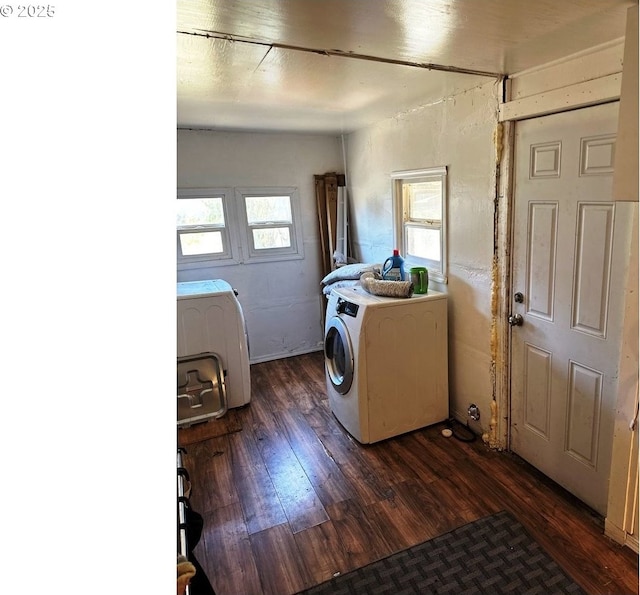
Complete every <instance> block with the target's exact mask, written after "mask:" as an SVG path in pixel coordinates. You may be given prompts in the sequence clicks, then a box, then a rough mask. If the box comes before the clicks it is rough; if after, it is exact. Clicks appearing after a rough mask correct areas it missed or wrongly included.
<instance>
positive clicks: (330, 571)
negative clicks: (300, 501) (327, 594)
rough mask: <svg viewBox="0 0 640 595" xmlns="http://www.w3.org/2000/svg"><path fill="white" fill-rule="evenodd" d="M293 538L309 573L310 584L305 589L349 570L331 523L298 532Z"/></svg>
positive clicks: (344, 554)
mask: <svg viewBox="0 0 640 595" xmlns="http://www.w3.org/2000/svg"><path fill="white" fill-rule="evenodd" d="M294 537H295V540H296V544H297V545H298V549H299V551H300V556H301V559H302V561H303V563H304V565H305V567H306V568H307V570H308V572H309V580H310V583H309V584H308V585H307V586H306V588H308V587H312V586H313V585H317V584H319V583H323V582H324V581H328V580H329V579H331V578H333V577H334V576H336V575H338V574H344V573H345V572H347V571H348V569H349V568H350V567H349V566H347V559H348V556H347V555H346V553H345V551H344V547H343V544H342V539H341V537H340V535H339V534H338V531H337V530H336V528H335V526H334V524H333V522H332V521H327V522H326V523H322V524H321V525H316V526H315V527H310V528H309V529H305V530H304V531H300V532H299V533H296V534H295V535H294Z"/></svg>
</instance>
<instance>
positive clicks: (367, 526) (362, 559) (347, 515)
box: [327, 500, 396, 572]
mask: <svg viewBox="0 0 640 595" xmlns="http://www.w3.org/2000/svg"><path fill="white" fill-rule="evenodd" d="M327 511H328V513H329V516H330V517H331V521H332V523H333V526H334V527H335V529H336V531H337V532H338V535H339V537H340V541H341V542H342V552H343V555H344V558H343V560H344V568H345V570H344V572H348V571H349V570H353V569H355V568H360V567H361V566H364V565H366V564H368V563H369V562H372V561H374V560H379V559H381V558H384V557H385V556H388V555H389V554H390V553H392V552H393V551H395V549H396V548H395V545H394V543H393V542H389V541H388V540H387V536H386V535H385V534H384V533H382V531H381V530H380V529H379V527H378V526H376V523H372V522H371V519H370V516H369V515H368V514H367V512H366V510H365V509H364V508H363V507H362V506H360V504H359V503H358V502H357V501H355V500H343V501H342V502H336V503H335V504H330V505H329V506H327Z"/></svg>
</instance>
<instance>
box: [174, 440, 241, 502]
mask: <svg viewBox="0 0 640 595" xmlns="http://www.w3.org/2000/svg"><path fill="white" fill-rule="evenodd" d="M183 462H184V465H185V467H186V469H187V470H188V471H189V477H190V481H191V493H190V496H189V498H190V501H191V504H192V505H193V507H194V509H195V510H197V511H198V512H199V513H200V514H206V513H207V512H211V511H212V510H215V509H216V508H222V507H224V506H228V505H229V504H233V503H236V502H238V494H237V492H236V484H235V483H234V480H233V472H232V470H231V453H230V449H229V441H228V439H227V438H226V437H220V438H212V439H210V440H206V441H204V442H198V443H197V444H192V445H190V446H189V447H188V448H187V451H186V452H185V454H184V455H183Z"/></svg>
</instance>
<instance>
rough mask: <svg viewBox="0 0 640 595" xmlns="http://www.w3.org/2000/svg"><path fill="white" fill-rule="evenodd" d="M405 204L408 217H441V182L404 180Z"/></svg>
mask: <svg viewBox="0 0 640 595" xmlns="http://www.w3.org/2000/svg"><path fill="white" fill-rule="evenodd" d="M403 188H404V192H405V204H406V205H407V209H408V216H409V218H410V219H430V220H433V219H436V220H438V221H439V220H440V219H442V207H441V205H442V182H441V181H440V180H429V181H427V182H405V183H404V185H403Z"/></svg>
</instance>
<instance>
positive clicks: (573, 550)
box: [184, 352, 638, 595]
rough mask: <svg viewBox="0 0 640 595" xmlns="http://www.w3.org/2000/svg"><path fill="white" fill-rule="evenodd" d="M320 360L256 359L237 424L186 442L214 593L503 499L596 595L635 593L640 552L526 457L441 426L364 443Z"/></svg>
mask: <svg viewBox="0 0 640 595" xmlns="http://www.w3.org/2000/svg"><path fill="white" fill-rule="evenodd" d="M323 365H324V358H323V355H322V353H321V352H320V353H314V354H308V355H305V356H299V357H295V358H287V359H285V360H276V361H273V362H265V363H263V364H257V365H254V366H252V387H253V394H252V401H251V403H250V404H249V405H248V406H246V407H243V408H239V409H235V410H232V411H233V412H234V413H233V415H234V418H235V420H236V421H237V423H238V424H239V425H241V427H242V431H237V432H234V433H231V434H227V435H224V436H221V437H214V438H212V439H209V440H205V441H201V442H198V443H197V444H193V445H190V446H187V450H188V455H186V456H185V457H184V459H185V466H187V468H188V469H189V472H190V475H191V477H192V482H193V485H192V502H193V503H194V508H196V510H197V509H198V507H200V508H202V511H204V513H205V530H204V534H203V540H202V542H201V544H199V545H198V549H197V551H196V556H198V559H199V561H200V562H201V564H203V566H205V568H206V572H207V574H208V575H209V576H210V577H211V580H212V582H213V584H214V587H215V588H216V592H217V593H218V594H219V595H229V594H234V593H238V594H240V593H242V594H243V595H244V594H249V595H252V594H256V595H257V594H259V593H260V594H262V593H277V594H278V595H293V594H294V593H296V592H297V591H299V590H301V589H304V588H308V587H310V586H312V585H314V584H318V583H320V582H323V581H325V580H328V579H329V578H331V577H332V576H333V575H334V574H335V573H337V572H340V573H346V572H348V571H349V570H352V569H354V568H358V567H361V566H364V565H365V564H368V563H370V562H373V561H375V560H377V559H380V558H382V557H384V556H386V555H389V554H391V553H393V552H394V551H397V550H398V549H403V548H405V547H409V546H411V545H415V544H417V543H419V542H421V541H424V540H425V539H430V538H432V537H435V536H436V535H440V534H442V533H444V532H446V531H448V530H450V529H453V528H455V527H457V526H461V525H463V524H466V523H468V522H470V521H473V520H476V519H478V518H481V517H483V516H486V515H489V514H492V513H493V512H497V511H499V510H508V511H509V512H511V513H512V514H514V516H515V517H516V518H518V519H519V520H520V522H521V523H522V524H523V525H524V527H525V528H526V529H527V530H528V531H529V533H530V534H531V535H532V536H533V537H534V538H535V539H536V540H537V541H538V542H539V543H540V544H541V545H542V546H543V547H544V548H545V549H546V550H547V552H548V553H549V554H550V555H551V556H552V557H553V558H554V560H555V561H556V562H557V563H558V564H559V565H560V566H561V567H562V568H563V569H564V570H565V571H566V572H567V573H568V574H569V575H570V576H572V577H573V578H574V580H575V581H576V582H577V583H578V584H580V585H581V586H582V587H583V589H584V590H585V591H586V592H587V593H588V594H589V595H596V594H597V595H601V594H603V595H608V594H611V595H613V594H621V595H627V594H633V593H635V594H637V593H638V557H637V555H636V554H635V553H634V552H632V551H631V550H630V549H629V548H626V547H623V546H619V545H618V544H616V543H614V542H613V541H611V540H610V539H608V538H606V537H604V535H603V532H604V531H603V529H604V521H603V519H602V518H601V517H599V516H598V515H597V514H596V513H594V512H593V511H592V510H590V509H589V508H588V507H586V506H585V505H583V504H582V503H580V502H579V501H577V500H576V499H575V498H574V497H572V496H571V495H570V494H568V493H567V492H566V491H565V490H563V489H562V488H561V487H560V486H558V485H557V484H555V483H554V482H552V481H551V480H549V479H548V478H546V477H545V476H543V475H542V474H541V473H539V472H538V471H536V470H535V469H533V468H532V467H531V466H530V465H528V464H527V463H525V462H524V461H522V459H520V458H519V457H516V456H515V455H512V454H510V453H506V452H498V451H494V450H491V449H489V448H488V447H487V446H486V445H484V444H483V443H482V441H481V440H480V439H478V440H476V441H475V442H472V443H465V442H462V441H460V440H456V439H455V438H448V439H447V438H444V437H443V436H442V435H441V430H442V428H443V427H444V426H443V425H442V424H437V425H434V426H431V427H429V428H424V429H422V430H418V431H415V432H411V433H409V434H406V435H404V436H399V437H396V438H392V439H390V440H387V441H384V442H381V443H378V444H374V445H361V444H359V443H358V442H357V441H356V440H354V439H353V438H352V437H351V436H349V434H348V433H347V432H346V431H345V430H344V428H342V426H341V425H340V424H339V423H338V421H337V420H336V419H335V417H334V416H333V414H332V413H331V411H330V408H329V403H328V400H327V398H326V392H325V379H324V367H323ZM230 413H231V412H230ZM311 503H317V504H318V509H317V510H320V508H322V511H324V515H322V514H321V515H319V516H317V517H314V515H313V513H314V506H315V504H311ZM196 505H197V506H196ZM285 510H286V514H285ZM309 511H311V513H312V514H311V516H307V512H309ZM292 519H294V520H293V522H291V521H292ZM295 519H298V521H296V520H295ZM327 519H328V520H327ZM201 558H202V559H201Z"/></svg>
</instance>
